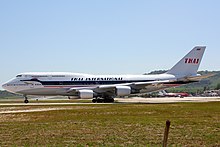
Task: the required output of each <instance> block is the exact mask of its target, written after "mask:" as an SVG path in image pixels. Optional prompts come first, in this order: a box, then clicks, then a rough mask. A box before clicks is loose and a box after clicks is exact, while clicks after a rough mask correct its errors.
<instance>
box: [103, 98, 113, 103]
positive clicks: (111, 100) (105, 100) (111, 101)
mask: <svg viewBox="0 0 220 147" xmlns="http://www.w3.org/2000/svg"><path fill="white" fill-rule="evenodd" d="M104 102H105V103H113V102H114V99H113V98H111V99H104Z"/></svg>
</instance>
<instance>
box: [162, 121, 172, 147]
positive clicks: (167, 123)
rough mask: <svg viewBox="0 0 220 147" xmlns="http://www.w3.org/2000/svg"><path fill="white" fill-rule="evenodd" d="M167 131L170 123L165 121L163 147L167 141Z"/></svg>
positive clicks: (165, 146)
mask: <svg viewBox="0 0 220 147" xmlns="http://www.w3.org/2000/svg"><path fill="white" fill-rule="evenodd" d="M169 129H170V121H169V120H167V121H166V127H165V131H164V138H163V147H167V140H168V134H169Z"/></svg>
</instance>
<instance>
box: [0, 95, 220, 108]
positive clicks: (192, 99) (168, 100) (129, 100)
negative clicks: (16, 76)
mask: <svg viewBox="0 0 220 147" xmlns="http://www.w3.org/2000/svg"><path fill="white" fill-rule="evenodd" d="M45 100H46V102H44V101H45ZM55 100H65V102H60V103H58V102H53V100H49V99H48V100H47V99H43V100H39V101H37V102H34V103H31V102H30V103H28V104H25V103H21V102H22V100H21V99H20V101H21V102H13V101H11V102H10V100H7V103H6V102H1V101H0V106H41V105H42V106H53V105H54V106H57V105H98V104H102V105H103V104H106V105H109V104H121V103H134V104H135V103H145V104H166V103H184V102H220V97H184V98H179V97H163V98H142V97H132V98H115V101H116V103H92V102H80V101H79V102H71V100H70V102H66V99H55Z"/></svg>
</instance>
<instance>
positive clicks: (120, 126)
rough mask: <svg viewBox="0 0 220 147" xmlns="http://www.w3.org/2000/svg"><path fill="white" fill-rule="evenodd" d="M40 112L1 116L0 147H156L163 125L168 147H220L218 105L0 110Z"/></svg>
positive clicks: (70, 106)
mask: <svg viewBox="0 0 220 147" xmlns="http://www.w3.org/2000/svg"><path fill="white" fill-rule="evenodd" d="M42 108H44V109H48V110H52V109H53V111H42V112H25V113H24V112H23V113H8V114H0V146H161V145H162V139H163V133H164V127H165V122H166V120H167V119H169V120H170V121H171V128H170V134H169V139H168V144H169V146H220V102H209V103H178V104H115V105H112V104H107V105H104V104H99V105H68V106H0V110H1V111H8V110H10V111H13V110H33V109H35V110H37V109H42ZM56 109H57V110H56ZM58 109H59V110H58Z"/></svg>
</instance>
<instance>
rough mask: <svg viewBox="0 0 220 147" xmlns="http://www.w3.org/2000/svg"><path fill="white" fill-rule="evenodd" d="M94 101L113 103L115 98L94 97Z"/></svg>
mask: <svg viewBox="0 0 220 147" xmlns="http://www.w3.org/2000/svg"><path fill="white" fill-rule="evenodd" d="M92 102H93V103H113V102H114V99H113V98H95V99H92Z"/></svg>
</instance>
